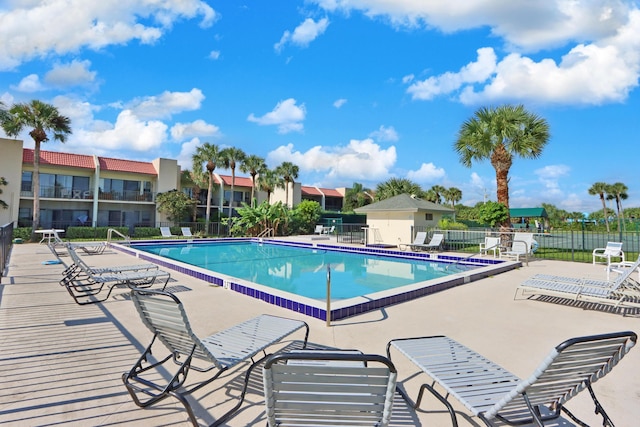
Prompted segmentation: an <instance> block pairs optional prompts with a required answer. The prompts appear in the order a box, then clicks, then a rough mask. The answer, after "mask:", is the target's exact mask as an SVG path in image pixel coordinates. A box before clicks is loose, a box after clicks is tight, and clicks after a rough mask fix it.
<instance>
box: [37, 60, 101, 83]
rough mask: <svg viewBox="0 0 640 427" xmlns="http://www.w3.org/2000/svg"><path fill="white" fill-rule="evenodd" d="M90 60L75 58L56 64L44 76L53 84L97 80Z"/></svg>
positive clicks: (46, 80)
mask: <svg viewBox="0 0 640 427" xmlns="http://www.w3.org/2000/svg"><path fill="white" fill-rule="evenodd" d="M90 67H91V62H90V61H87V60H85V61H78V60H73V61H71V62H69V63H67V64H56V65H54V67H53V68H52V69H51V71H49V72H48V73H47V74H45V76H44V80H45V82H47V83H48V84H49V85H52V86H75V85H86V84H91V83H93V82H95V79H96V74H97V73H96V72H95V71H90V70H89V68H90Z"/></svg>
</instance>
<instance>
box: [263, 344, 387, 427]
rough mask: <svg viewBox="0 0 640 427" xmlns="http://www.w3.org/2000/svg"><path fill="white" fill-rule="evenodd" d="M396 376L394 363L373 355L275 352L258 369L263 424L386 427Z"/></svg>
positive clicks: (281, 425) (283, 426)
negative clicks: (261, 370) (264, 420)
mask: <svg viewBox="0 0 640 427" xmlns="http://www.w3.org/2000/svg"><path fill="white" fill-rule="evenodd" d="M396 376H397V373H396V369H395V367H394V366H393V363H391V361H390V360H389V359H387V358H386V357H383V356H378V355H371V354H369V355H367V354H361V353H359V352H354V351H331V352H329V351H304V352H291V353H280V354H275V355H273V356H270V357H269V358H268V359H267V360H266V362H265V365H264V368H263V383H264V396H265V404H266V414H267V422H268V425H269V426H270V427H286V426H301V425H316V426H319V425H323V426H347V425H348V426H368V427H371V426H380V427H385V426H388V425H389V421H390V418H391V411H392V408H393V398H394V393H395V385H396Z"/></svg>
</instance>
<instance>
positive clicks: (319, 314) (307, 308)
mask: <svg viewBox="0 0 640 427" xmlns="http://www.w3.org/2000/svg"><path fill="white" fill-rule="evenodd" d="M222 241H223V242H229V241H235V242H247V241H248V242H256V243H260V242H264V243H269V244H274V245H283V246H295V247H315V248H318V249H326V250H331V251H338V252H351V253H363V254H375V255H381V256H385V257H389V258H411V259H422V260H431V261H440V262H445V263H451V264H455V263H464V264H473V265H476V266H483V267H493V268H491V269H484V268H483V269H481V270H480V271H476V270H469V271H468V272H467V273H468V274H464V275H459V274H458V275H453V276H445V277H443V278H441V279H440V281H438V282H437V283H432V284H429V285H425V286H424V287H420V288H412V289H410V290H404V291H403V289H405V288H407V286H404V287H400V288H398V291H399V292H398V293H396V294H393V295H387V296H382V297H377V298H375V299H368V300H367V301H363V302H358V303H355V304H353V305H348V306H346V307H340V308H335V309H331V320H340V319H345V318H348V317H352V316H357V315H359V314H363V313H366V312H369V311H373V310H378V309H381V308H384V307H388V306H390V305H395V304H400V303H403V302H406V301H410V300H413V299H416V298H420V297H423V296H426V295H430V294H433V293H436V292H440V291H444V290H446V289H451V288H453V287H456V286H460V285H463V284H467V283H470V282H473V281H476V280H480V279H483V278H485V277H489V276H493V275H496V274H500V273H504V272H506V271H509V270H512V269H514V268H517V267H520V266H521V265H522V264H521V263H519V262H505V261H504V260H500V259H496V258H475V257H469V256H465V257H458V256H452V255H442V254H439V253H428V252H407V251H400V250H394V249H393V248H391V249H383V248H376V247H368V246H363V247H352V246H341V245H339V244H324V243H315V244H314V243H308V242H294V241H283V240H276V239H257V238H217V239H215V238H214V239H172V240H153V241H137V242H133V243H132V244H131V246H123V245H114V244H112V245H111V246H112V247H113V248H114V249H116V250H118V251H120V252H122V253H125V254H128V255H131V256H135V257H137V258H139V259H141V260H145V261H148V262H153V263H155V264H158V265H159V266H160V267H163V268H166V269H169V270H173V271H177V272H179V273H182V274H185V275H187V276H190V277H194V278H196V279H199V280H203V281H204V282H206V283H210V284H213V285H216V286H222V287H225V288H227V289H230V290H232V291H234V292H238V293H240V294H243V295H246V296H247V297H251V298H254V299H258V300H261V301H264V302H266V303H269V304H272V305H276V306H278V307H282V308H285V309H287V310H292V311H295V312H297V313H301V314H304V315H306V316H310V317H313V318H316V319H319V320H323V321H326V320H327V310H326V308H322V307H319V306H316V305H312V304H305V303H303V302H300V301H296V297H297V295H294V294H287V293H283V294H286V295H287V296H283V295H277V294H276V293H275V292H274V293H271V292H269V291H268V290H266V289H269V288H266V287H264V286H260V285H255V286H252V285H251V284H250V283H249V284H247V283H237V282H235V281H234V280H233V279H232V278H231V279H229V278H227V277H226V276H225V278H223V277H221V276H219V275H218V274H217V273H216V272H214V271H202V270H203V269H197V268H196V267H194V266H188V265H187V264H183V263H178V262H176V261H174V260H171V259H168V258H164V257H162V256H157V255H153V254H150V253H148V252H144V251H142V250H136V247H144V246H149V245H158V244H168V245H173V244H187V243H189V244H192V243H193V244H202V243H211V242H222ZM258 288H260V289H258ZM265 288H266V289H265ZM278 293H279V292H278ZM289 295H290V296H289ZM364 297H365V298H369V296H364ZM324 304H325V303H322V305H324ZM317 305H320V304H317Z"/></svg>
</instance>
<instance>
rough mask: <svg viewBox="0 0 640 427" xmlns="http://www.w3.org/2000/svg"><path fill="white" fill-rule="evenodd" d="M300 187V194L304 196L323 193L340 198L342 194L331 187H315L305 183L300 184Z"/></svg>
mask: <svg viewBox="0 0 640 427" xmlns="http://www.w3.org/2000/svg"><path fill="white" fill-rule="evenodd" d="M300 189H301V190H302V194H304V195H306V196H322V195H323V194H324V195H325V196H327V197H339V198H342V194H340V192H339V191H338V190H333V189H331V188H320V189H318V188H316V187H309V186H306V185H302V186H300Z"/></svg>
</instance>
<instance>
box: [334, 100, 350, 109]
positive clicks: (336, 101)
mask: <svg viewBox="0 0 640 427" xmlns="http://www.w3.org/2000/svg"><path fill="white" fill-rule="evenodd" d="M346 103H347V100H346V99H344V98H340V99H336V100H335V102H334V103H333V106H334V107H336V108H338V109H339V108H340V107H342V106H343V105H344V104H346Z"/></svg>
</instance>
